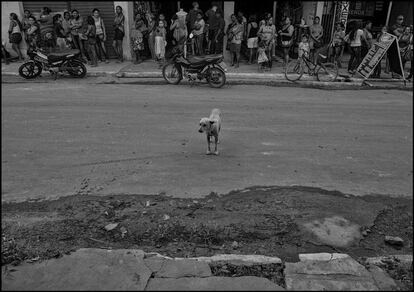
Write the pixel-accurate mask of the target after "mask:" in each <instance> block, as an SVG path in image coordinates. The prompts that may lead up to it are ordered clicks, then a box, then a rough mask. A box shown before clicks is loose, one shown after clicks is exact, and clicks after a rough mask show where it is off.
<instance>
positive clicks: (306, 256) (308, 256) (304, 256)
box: [299, 252, 349, 261]
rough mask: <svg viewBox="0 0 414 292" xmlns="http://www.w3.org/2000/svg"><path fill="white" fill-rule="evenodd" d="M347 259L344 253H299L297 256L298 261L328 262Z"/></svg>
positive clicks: (347, 256)
mask: <svg viewBox="0 0 414 292" xmlns="http://www.w3.org/2000/svg"><path fill="white" fill-rule="evenodd" d="M343 258H349V255H347V254H345V253H327V252H321V253H301V254H299V260H300V261H330V260H336V259H343Z"/></svg>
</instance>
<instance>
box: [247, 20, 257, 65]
mask: <svg viewBox="0 0 414 292" xmlns="http://www.w3.org/2000/svg"><path fill="white" fill-rule="evenodd" d="M258 31H259V26H258V24H257V22H256V15H250V17H249V22H248V24H247V48H248V49H249V62H248V63H247V64H249V65H250V64H252V63H253V55H256V54H255V53H256V50H257V45H258V42H257V32H258Z"/></svg>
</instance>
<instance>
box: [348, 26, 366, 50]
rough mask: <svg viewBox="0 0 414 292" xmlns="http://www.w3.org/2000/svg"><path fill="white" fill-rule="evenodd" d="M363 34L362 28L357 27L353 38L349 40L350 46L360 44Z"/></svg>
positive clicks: (358, 45)
mask: <svg viewBox="0 0 414 292" xmlns="http://www.w3.org/2000/svg"><path fill="white" fill-rule="evenodd" d="M363 34H364V31H363V30H362V29H358V30H357V31H356V33H355V39H353V40H351V43H350V46H351V47H360V46H361V36H362V35H363Z"/></svg>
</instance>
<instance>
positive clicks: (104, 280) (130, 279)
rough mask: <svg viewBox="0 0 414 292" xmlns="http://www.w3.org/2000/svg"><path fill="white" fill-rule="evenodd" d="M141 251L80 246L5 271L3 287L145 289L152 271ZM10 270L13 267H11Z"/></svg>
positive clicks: (45, 289) (15, 288)
mask: <svg viewBox="0 0 414 292" xmlns="http://www.w3.org/2000/svg"><path fill="white" fill-rule="evenodd" d="M143 258H144V252H143V251H142V250H124V249H120V250H104V249H86V248H85V249H79V250H78V251H76V252H74V253H72V254H70V255H67V256H64V257H62V258H59V259H51V260H48V261H44V262H41V263H36V264H23V265H21V266H17V267H13V268H14V269H15V270H16V271H13V272H10V273H6V274H5V273H4V270H3V272H2V285H1V287H2V290H35V291H41V290H43V291H56V290H68V289H70V290H92V291H93V290H140V291H141V290H144V288H145V286H146V284H147V281H148V279H149V277H150V276H151V271H150V270H149V269H148V268H147V266H146V265H145V264H144V261H143ZM9 269H10V268H9Z"/></svg>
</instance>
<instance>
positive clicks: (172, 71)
mask: <svg viewBox="0 0 414 292" xmlns="http://www.w3.org/2000/svg"><path fill="white" fill-rule="evenodd" d="M162 77H164V79H165V81H167V82H168V83H169V84H174V85H175V84H178V83H180V81H181V79H183V74H182V73H181V72H180V70H179V69H178V65H176V64H174V63H168V64H165V65H164V67H163V68H162Z"/></svg>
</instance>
